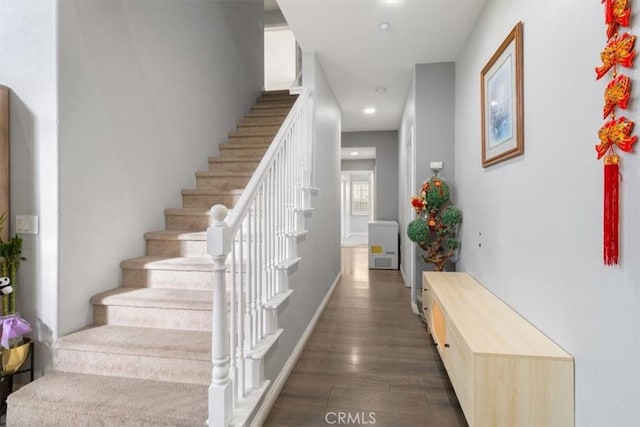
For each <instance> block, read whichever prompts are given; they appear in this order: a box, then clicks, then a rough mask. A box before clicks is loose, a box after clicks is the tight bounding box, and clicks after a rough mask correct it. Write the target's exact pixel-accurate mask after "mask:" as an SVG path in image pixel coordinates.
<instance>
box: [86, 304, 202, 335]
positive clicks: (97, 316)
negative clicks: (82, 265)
mask: <svg viewBox="0 0 640 427" xmlns="http://www.w3.org/2000/svg"><path fill="white" fill-rule="evenodd" d="M93 319H94V323H96V324H98V325H106V324H109V325H116V326H132V327H137V328H159V329H162V328H167V329H179V330H196V331H211V311H210V310H185V309H174V308H159V307H138V306H133V307H132V306H119V305H109V306H107V305H94V306H93Z"/></svg>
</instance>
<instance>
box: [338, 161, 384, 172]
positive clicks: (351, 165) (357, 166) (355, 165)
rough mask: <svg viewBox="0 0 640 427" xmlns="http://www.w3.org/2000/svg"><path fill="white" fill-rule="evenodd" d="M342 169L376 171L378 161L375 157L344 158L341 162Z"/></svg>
mask: <svg viewBox="0 0 640 427" xmlns="http://www.w3.org/2000/svg"><path fill="white" fill-rule="evenodd" d="M340 170H343V171H375V170H376V161H375V160H373V159H365V160H342V161H341V162H340Z"/></svg>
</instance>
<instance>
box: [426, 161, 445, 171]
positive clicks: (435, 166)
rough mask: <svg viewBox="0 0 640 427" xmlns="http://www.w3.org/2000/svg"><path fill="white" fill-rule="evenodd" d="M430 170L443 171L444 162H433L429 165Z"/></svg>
mask: <svg viewBox="0 0 640 427" xmlns="http://www.w3.org/2000/svg"><path fill="white" fill-rule="evenodd" d="M429 169H436V170H440V169H442V162H431V163H429Z"/></svg>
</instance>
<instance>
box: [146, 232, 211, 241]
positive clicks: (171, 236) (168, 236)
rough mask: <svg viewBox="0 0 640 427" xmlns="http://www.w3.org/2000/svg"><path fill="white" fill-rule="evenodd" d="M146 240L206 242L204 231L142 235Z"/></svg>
mask: <svg viewBox="0 0 640 427" xmlns="http://www.w3.org/2000/svg"><path fill="white" fill-rule="evenodd" d="M144 238H145V239H146V240H198V241H204V240H207V232H206V231H180V230H161V231H150V232H148V233H145V234H144Z"/></svg>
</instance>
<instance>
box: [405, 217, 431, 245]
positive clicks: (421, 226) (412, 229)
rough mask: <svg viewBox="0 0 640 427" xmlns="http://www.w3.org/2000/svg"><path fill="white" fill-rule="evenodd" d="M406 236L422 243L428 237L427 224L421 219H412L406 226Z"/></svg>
mask: <svg viewBox="0 0 640 427" xmlns="http://www.w3.org/2000/svg"><path fill="white" fill-rule="evenodd" d="M407 236H408V237H409V239H410V240H411V241H412V242H416V243H424V242H426V241H427V240H428V239H429V226H428V225H427V223H426V222H424V220H422V219H414V220H413V221H411V222H410V223H409V225H408V226H407Z"/></svg>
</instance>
